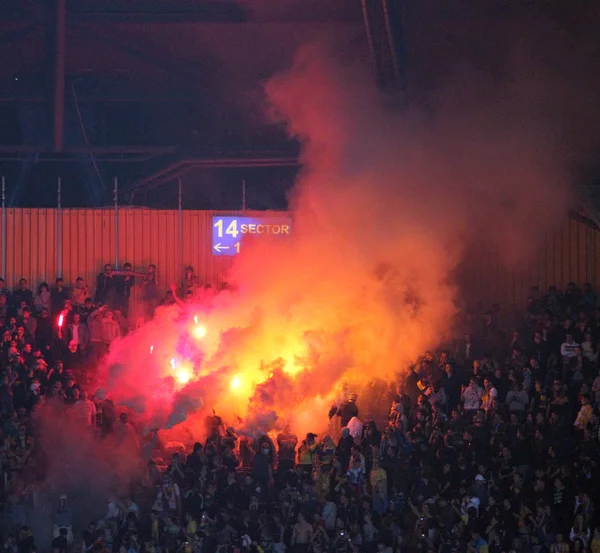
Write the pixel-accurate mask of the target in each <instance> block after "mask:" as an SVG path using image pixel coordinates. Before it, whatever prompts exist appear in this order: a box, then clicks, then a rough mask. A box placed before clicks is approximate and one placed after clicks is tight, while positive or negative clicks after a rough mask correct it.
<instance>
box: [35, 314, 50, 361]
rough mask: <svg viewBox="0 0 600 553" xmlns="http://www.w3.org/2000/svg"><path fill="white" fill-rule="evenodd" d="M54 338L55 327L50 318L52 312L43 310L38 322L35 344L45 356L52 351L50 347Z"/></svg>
mask: <svg viewBox="0 0 600 553" xmlns="http://www.w3.org/2000/svg"><path fill="white" fill-rule="evenodd" d="M53 338H54V327H53V326H52V319H51V318H50V311H49V310H48V309H46V308H44V309H42V312H41V313H40V316H39V318H38V320H37V329H36V332H35V342H36V345H37V347H38V348H39V349H40V350H41V351H42V353H43V354H44V355H46V354H47V353H48V351H50V346H51V345H52V341H53Z"/></svg>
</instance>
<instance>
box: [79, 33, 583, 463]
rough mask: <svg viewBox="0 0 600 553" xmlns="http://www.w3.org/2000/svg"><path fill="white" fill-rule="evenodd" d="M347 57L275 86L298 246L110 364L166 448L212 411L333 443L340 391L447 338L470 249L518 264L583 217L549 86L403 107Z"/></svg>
mask: <svg viewBox="0 0 600 553" xmlns="http://www.w3.org/2000/svg"><path fill="white" fill-rule="evenodd" d="M338 51H339V48H336V47H334V46H332V45H331V44H329V43H318V44H311V45H308V46H306V47H304V48H302V49H301V50H300V51H299V52H298V53H297V55H296V58H295V60H294V63H293V65H292V67H291V68H290V69H289V70H288V71H286V72H283V73H281V74H279V75H276V76H275V77H273V78H272V79H271V80H270V81H269V82H268V83H267V85H266V88H265V90H266V96H267V98H268V103H269V106H270V107H269V110H268V111H269V116H271V117H273V118H275V120H276V121H277V122H280V123H284V124H285V125H286V126H287V128H288V130H289V133H290V135H292V136H294V137H296V138H298V140H299V141H300V143H301V145H302V156H301V161H302V166H303V168H302V171H301V173H300V175H299V177H298V181H297V183H296V186H295V189H294V192H293V195H292V197H291V198H290V209H291V211H292V213H293V218H294V225H293V234H292V236H290V237H289V238H286V239H281V238H279V239H277V238H272V239H269V238H266V237H264V238H261V240H260V241H256V242H253V243H252V242H248V243H245V244H244V250H243V252H242V254H240V256H239V258H238V259H236V262H235V265H234V267H233V269H232V272H231V275H230V278H229V281H230V282H231V283H232V284H234V286H235V287H236V291H235V292H233V293H230V292H224V293H222V294H220V295H218V296H217V297H215V298H214V301H213V302H212V305H211V306H210V308H209V309H204V308H203V307H201V306H192V307H190V308H189V313H188V314H187V315H186V316H183V317H181V316H179V314H178V312H177V308H164V309H161V310H159V313H158V314H157V317H156V319H155V320H154V321H152V322H150V323H148V324H147V325H146V326H144V327H143V328H142V329H140V330H139V331H137V332H135V333H133V334H131V335H130V336H128V337H126V338H125V339H124V340H123V341H121V342H120V343H119V344H118V345H117V346H116V347H115V348H114V349H113V351H111V353H110V356H109V360H108V366H107V368H106V371H105V378H104V380H105V382H103V383H102V387H103V389H104V391H105V392H106V393H108V394H109V395H110V396H111V397H112V398H113V400H114V401H115V404H116V405H117V407H118V408H127V409H130V410H131V411H133V413H135V415H136V416H137V417H138V420H139V421H140V422H141V423H142V424H143V425H145V426H146V427H147V428H152V427H161V428H163V429H165V430H163V434H162V435H163V437H164V438H165V439H178V440H182V441H190V442H191V441H193V440H195V439H197V438H200V437H203V435H204V426H203V425H204V417H205V416H206V415H208V414H209V413H210V410H211V409H213V408H214V409H215V410H216V412H217V413H219V414H220V415H221V416H223V417H224V419H225V420H226V421H228V423H229V424H231V425H233V426H237V427H238V428H242V429H244V430H245V431H246V432H248V433H252V432H256V431H257V430H262V431H267V430H271V429H274V428H276V427H281V426H282V425H283V424H284V423H285V422H289V423H290V424H292V427H293V428H294V429H295V431H296V432H297V433H298V434H301V433H304V432H308V431H315V432H320V431H325V430H326V428H327V417H326V414H327V411H328V409H329V407H330V404H331V401H332V400H333V398H334V397H335V396H336V394H338V390H339V387H340V384H341V382H342V381H344V380H346V381H347V382H348V383H349V384H350V387H351V388H352V391H357V392H358V393H359V403H360V402H361V397H364V396H361V393H363V394H368V393H370V392H367V391H366V390H367V386H368V384H369V382H371V381H372V380H373V379H384V380H390V381H391V380H392V379H394V378H395V376H396V375H397V374H398V373H399V372H402V371H404V370H405V369H406V366H407V365H408V364H409V363H410V362H412V361H414V360H415V358H416V357H417V356H418V355H420V354H422V353H423V351H424V350H426V349H428V348H432V347H435V346H436V345H438V344H439V343H440V342H442V341H443V340H444V339H445V338H447V337H448V336H449V334H450V332H451V330H452V328H451V325H452V321H453V319H454V316H455V315H456V313H457V299H458V293H459V283H458V282H457V281H456V280H455V278H454V277H455V274H456V271H457V269H458V268H459V266H460V265H461V263H462V261H463V259H464V258H465V255H466V253H467V252H470V251H472V250H473V248H475V250H476V251H482V248H483V249H484V250H486V249H487V250H489V251H493V252H497V253H498V255H500V256H501V257H502V259H503V260H505V261H506V262H507V263H509V262H510V263H516V264H518V263H519V262H520V260H522V259H523V258H524V257H525V256H527V255H529V254H530V253H531V251H532V250H533V249H535V247H536V245H537V243H538V240H539V239H541V237H543V235H544V233H546V232H547V231H549V230H551V229H552V227H553V225H555V224H556V223H557V222H560V221H561V220H562V219H563V217H564V215H565V214H566V212H567V210H568V208H569V207H570V206H571V201H570V198H572V193H571V190H570V188H569V186H570V174H569V163H570V161H571V160H570V158H569V156H568V155H567V153H566V152H565V149H564V144H563V138H564V137H563V136H562V135H561V133H560V129H561V128H562V127H561V121H560V117H559V119H558V120H552V119H547V118H545V117H539V113H537V112H536V111H535V110H534V109H533V107H534V106H535V98H536V97H537V95H538V93H540V92H539V89H540V87H539V86H536V87H534V89H535V90H536V91H537V92H534V93H532V87H531V86H529V85H530V84H531V81H529V82H525V81H520V82H514V81H511V83H510V85H507V86H498V87H491V88H490V87H489V86H488V87H486V88H485V90H486V92H485V94H484V93H482V94H481V95H480V94H479V92H478V90H479V85H480V84H482V82H483V81H485V77H482V76H480V75H477V74H474V73H473V72H472V70H467V71H464V72H463V71H461V72H460V73H457V75H459V76H458V77H457V79H456V80H452V82H448V83H447V84H446V86H445V87H443V90H444V92H443V94H439V90H438V91H437V92H438V94H437V95H436V97H434V98H430V99H429V101H428V102H427V105H428V107H427V109H421V108H420V107H410V106H406V105H402V107H399V105H398V102H395V101H392V100H391V99H390V98H389V97H388V96H386V95H385V94H383V93H382V92H380V91H379V90H378V89H377V88H376V87H375V85H374V84H373V79H372V76H371V72H370V68H369V67H368V65H366V64H363V63H362V62H361V61H355V60H349V59H348V58H349V56H340V55H338ZM518 74H519V75H522V74H524V73H523V72H519V73H518ZM538 84H539V83H538ZM542 88H543V87H542ZM545 93H546V92H545V90H542V92H541V94H542V95H543V94H545ZM565 99H567V97H566V96H565ZM562 115H564V114H559V116H562ZM194 316H195V317H197V318H198V319H199V322H198V323H197V322H195V321H193V317H194ZM199 324H200V325H203V327H205V328H206V336H202V337H201V338H195V337H194V328H196V327H197V326H198V325H199ZM185 334H189V335H190V336H191V338H190V343H192V344H193V346H191V350H190V349H188V350H186V347H187V346H182V345H181V343H180V340H181V337H182V336H183V335H185ZM195 348H196V349H197V350H198V351H199V352H200V353H198V351H196V350H195ZM190 352H191V353H190ZM181 370H185V371H189V373H190V382H189V383H187V384H185V383H183V382H181V381H179V382H178V377H177V374H178V372H177V371H181ZM201 407H203V408H202V409H201ZM369 407H370V406H369V405H368V404H367V402H366V400H365V401H364V403H363V404H362V405H361V409H362V410H363V411H362V412H363V414H366V413H367V411H368V410H369ZM178 423H180V424H178ZM82 465H85V463H82ZM82 470H84V469H82Z"/></svg>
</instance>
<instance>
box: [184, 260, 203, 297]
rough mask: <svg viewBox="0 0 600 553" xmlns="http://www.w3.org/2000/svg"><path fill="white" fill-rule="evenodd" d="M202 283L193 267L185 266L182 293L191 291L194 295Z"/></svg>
mask: <svg viewBox="0 0 600 553" xmlns="http://www.w3.org/2000/svg"><path fill="white" fill-rule="evenodd" d="M199 285H200V283H199V281H198V277H197V275H196V274H194V268H193V267H186V268H185V276H184V277H183V281H182V283H181V295H182V296H185V293H186V292H191V293H192V295H194V296H195V295H196V290H197V289H198V287H199Z"/></svg>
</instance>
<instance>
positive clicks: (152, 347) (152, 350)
mask: <svg viewBox="0 0 600 553" xmlns="http://www.w3.org/2000/svg"><path fill="white" fill-rule="evenodd" d="M152 353H154V346H150V355H152Z"/></svg>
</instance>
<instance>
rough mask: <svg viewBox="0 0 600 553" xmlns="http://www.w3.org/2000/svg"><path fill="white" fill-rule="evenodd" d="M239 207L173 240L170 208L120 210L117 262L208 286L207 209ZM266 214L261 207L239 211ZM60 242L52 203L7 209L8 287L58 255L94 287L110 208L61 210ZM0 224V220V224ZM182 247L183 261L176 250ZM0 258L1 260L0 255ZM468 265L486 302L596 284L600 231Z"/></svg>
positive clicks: (73, 274)
mask: <svg viewBox="0 0 600 553" xmlns="http://www.w3.org/2000/svg"><path fill="white" fill-rule="evenodd" d="M224 214H231V215H235V214H240V212H226V213H225V212H217V211H183V212H182V217H183V244H181V245H180V244H179V243H178V242H179V238H178V236H179V230H178V228H179V227H178V224H179V223H178V221H179V219H178V216H179V215H178V212H177V211H176V210H150V209H136V208H120V209H119V236H118V240H119V245H118V251H119V264H120V265H122V264H123V263H125V262H129V263H131V264H132V265H133V266H134V268H136V269H138V270H142V269H144V268H145V267H146V266H147V265H148V264H149V263H154V264H155V265H156V266H157V267H158V277H159V285H160V288H161V290H162V291H163V292H164V290H166V289H167V288H168V286H170V284H171V283H180V282H181V279H182V276H183V267H184V266H187V265H191V266H193V267H194V269H195V270H196V273H197V274H198V276H199V278H200V279H201V280H202V282H208V283H210V284H212V285H213V286H216V285H219V284H220V283H222V282H224V281H225V280H226V278H227V271H228V270H229V268H230V267H231V264H232V262H233V259H234V258H233V257H226V256H214V255H212V250H211V235H212V217H213V215H224ZM244 215H246V216H250V217H253V216H265V215H267V213H266V212H256V211H254V212H252V211H247V212H244ZM60 216H61V222H62V233H61V242H62V243H61V247H60V248H59V247H58V232H57V230H58V213H57V210H56V209H13V208H9V209H6V217H7V221H6V242H5V243H6V252H3V254H4V255H2V256H1V259H5V260H6V267H1V268H0V275H1V276H3V277H4V278H5V279H6V283H7V286H8V287H10V288H12V287H14V286H16V285H17V283H18V280H19V279H20V278H22V277H23V278H26V279H28V280H29V281H30V287H31V288H32V289H35V288H36V287H37V285H38V284H39V283H40V282H42V281H47V282H49V283H50V284H52V283H53V282H54V279H55V278H56V276H57V272H58V267H59V263H58V256H59V253H60V255H61V256H62V273H63V274H62V275H61V276H63V277H64V279H65V281H66V282H67V283H68V284H69V285H71V284H72V283H74V281H75V279H76V278H77V277H78V276H81V277H83V278H84V279H86V282H87V283H88V284H89V285H90V286H91V287H92V288H93V287H94V284H95V279H96V275H97V274H98V273H99V272H101V270H102V267H103V265H104V264H105V263H114V260H115V252H116V242H115V238H116V237H115V212H114V210H113V209H63V210H61V215H60ZM0 228H1V227H0ZM180 254H181V256H182V257H181V259H182V265H183V266H180V261H179V256H180ZM0 263H1V260H0ZM471 265H472V266H470V267H469V268H468V271H467V275H468V278H467V282H466V283H465V284H466V285H467V286H468V289H469V293H470V294H471V295H472V297H473V298H477V299H478V300H480V301H483V302H485V303H491V302H499V303H502V304H504V305H510V304H517V305H522V304H523V302H524V301H525V299H526V297H527V294H528V292H529V290H530V288H531V286H532V285H534V284H537V285H538V286H540V288H541V289H542V290H543V289H546V288H547V287H548V286H549V285H551V284H556V285H557V286H559V287H563V286H564V285H565V284H566V283H567V282H569V281H570V280H573V281H575V282H577V283H578V284H583V283H584V282H591V283H593V284H595V285H598V284H600V282H599V281H598V280H597V277H600V231H598V230H595V229H594V228H592V227H590V226H589V225H587V224H585V223H584V222H580V221H578V220H575V219H569V220H567V221H566V222H565V224H564V225H562V227H561V228H560V229H558V230H557V231H555V232H554V233H553V234H552V235H550V236H547V237H546V239H545V243H544V244H543V246H542V247H541V248H540V249H539V250H538V253H537V255H535V256H533V257H531V258H530V260H529V261H528V262H527V263H524V264H521V265H520V266H519V268H518V269H510V270H509V269H507V268H506V267H504V266H503V265H502V264H501V263H500V262H499V261H498V258H497V257H496V256H494V255H493V254H489V255H487V256H484V257H481V258H479V259H478V260H477V262H476V263H472V264H471Z"/></svg>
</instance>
